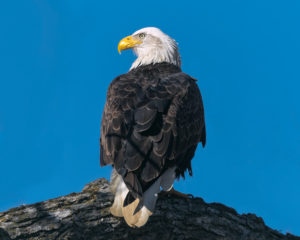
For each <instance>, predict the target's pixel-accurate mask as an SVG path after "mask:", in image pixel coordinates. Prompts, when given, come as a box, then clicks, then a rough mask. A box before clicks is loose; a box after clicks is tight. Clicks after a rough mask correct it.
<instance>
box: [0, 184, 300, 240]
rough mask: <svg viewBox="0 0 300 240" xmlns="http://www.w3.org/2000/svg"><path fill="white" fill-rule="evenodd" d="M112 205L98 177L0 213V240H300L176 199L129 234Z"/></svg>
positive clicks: (228, 211) (221, 209)
mask: <svg viewBox="0 0 300 240" xmlns="http://www.w3.org/2000/svg"><path fill="white" fill-rule="evenodd" d="M112 200H113V195H112V194H111V193H110V189H109V184H108V182H107V180H105V179H103V178H101V179H97V180H95V181H93V182H91V183H90V184H87V185H86V186H85V187H84V189H83V190H82V192H80V193H71V194H69V195H66V196H63V197H59V198H55V199H51V200H48V201H45V202H39V203H36V204H31V205H23V206H20V207H17V208H13V209H10V210H8V211H6V212H2V213H0V239H1V240H10V239H18V240H29V239H30V240H44V239H45V240H54V239H56V240H57V239H69V240H85V239H86V240H96V239H97V240H98V239H112V240H114V239H132V240H138V239H141V240H142V239H143V240H148V239H159V240H164V239H168V240H175V239H177V240H183V239H203V240H235V239H236V240H246V239H247V240H270V239H274V240H279V239H285V240H300V237H296V236H293V235H290V234H287V235H284V234H282V233H280V232H278V231H276V230H272V229H271V228H269V227H267V226H266V225H265V224H264V221H263V220H262V218H259V217H256V216H255V215H254V214H242V215H239V214H238V213H237V212H236V211H235V210H234V209H232V208H229V207H226V206H224V205H222V204H218V203H211V204H207V203H205V202H204V201H203V200H202V199H201V198H194V199H183V198H177V197H175V196H163V197H161V198H160V199H159V200H158V203H157V206H156V210H155V212H154V214H153V216H151V217H150V220H149V221H148V223H147V224H146V225H145V226H144V227H142V228H136V229H133V228H130V227H128V226H127V225H126V223H125V222H124V220H123V219H122V218H115V217H113V216H111V215H110V213H109V207H110V206H111V204H112Z"/></svg>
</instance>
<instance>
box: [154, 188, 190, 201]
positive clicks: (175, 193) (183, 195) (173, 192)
mask: <svg viewBox="0 0 300 240" xmlns="http://www.w3.org/2000/svg"><path fill="white" fill-rule="evenodd" d="M160 194H161V195H163V196H165V195H173V196H175V197H179V198H186V199H189V198H194V196H193V195H192V194H185V193H182V192H179V191H176V190H175V189H174V188H173V187H172V188H171V190H170V191H162V192H160Z"/></svg>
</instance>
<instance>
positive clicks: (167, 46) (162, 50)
mask: <svg viewBox="0 0 300 240" xmlns="http://www.w3.org/2000/svg"><path fill="white" fill-rule="evenodd" d="M130 48H132V50H133V51H134V52H135V54H136V55H137V59H136V60H135V61H134V62H133V64H132V65H131V68H130V70H131V69H134V68H136V67H138V66H142V65H148V64H155V63H161V62H168V63H171V64H174V65H176V66H178V67H180V65H181V59H180V54H179V52H178V47H177V43H176V41H175V40H174V39H172V38H171V37H169V36H168V35H167V34H165V33H163V32H162V31H161V30H160V29H158V28H155V27H147V28H142V29H140V30H138V31H136V32H135V33H133V34H132V35H130V36H128V37H125V38H123V39H122V40H121V41H120V43H119V45H118V51H119V53H121V51H122V50H126V49H130Z"/></svg>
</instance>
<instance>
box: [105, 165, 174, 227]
mask: <svg viewBox="0 0 300 240" xmlns="http://www.w3.org/2000/svg"><path fill="white" fill-rule="evenodd" d="M174 170H175V168H171V169H168V170H167V171H166V172H165V173H164V174H163V175H162V176H161V177H159V178H158V179H157V180H156V181H155V182H154V183H153V184H152V185H151V186H150V188H148V189H147V190H146V192H144V193H143V198H142V199H141V200H140V199H136V200H135V201H133V202H132V203H130V204H128V205H127V206H126V207H123V203H124V200H125V198H126V195H127V193H128V188H127V187H126V185H125V183H124V181H123V179H122V177H121V176H120V175H118V174H117V173H116V171H115V170H113V172H112V177H111V189H112V191H113V192H114V193H115V200H114V203H113V205H112V207H111V208H110V212H111V214H112V215H114V216H116V217H124V219H125V221H126V223H127V224H128V225H129V226H130V227H141V226H143V225H145V224H146V223H147V221H148V219H149V216H151V215H152V213H153V211H154V208H155V204H156V201H157V196H158V193H159V192H160V188H162V189H163V190H165V191H168V190H170V189H171V188H172V186H173V183H174V180H175V171H174ZM140 201H143V207H142V208H141V209H140V210H139V211H138V212H137V213H135V214H134V212H135V209H136V207H137V206H138V205H139V203H140Z"/></svg>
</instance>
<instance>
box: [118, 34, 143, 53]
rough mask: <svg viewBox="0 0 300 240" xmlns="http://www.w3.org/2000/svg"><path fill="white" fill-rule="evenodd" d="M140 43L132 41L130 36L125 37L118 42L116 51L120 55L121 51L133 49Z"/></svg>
mask: <svg viewBox="0 0 300 240" xmlns="http://www.w3.org/2000/svg"><path fill="white" fill-rule="evenodd" d="M141 43H142V42H141V41H138V40H135V39H133V37H132V36H127V37H125V38H123V39H122V40H121V41H120V42H119V45H118V51H119V53H120V54H121V51H122V50H126V49H129V48H133V47H135V46H136V45H138V44H141Z"/></svg>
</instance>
